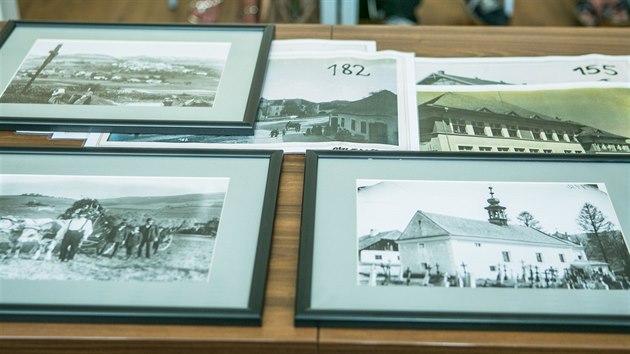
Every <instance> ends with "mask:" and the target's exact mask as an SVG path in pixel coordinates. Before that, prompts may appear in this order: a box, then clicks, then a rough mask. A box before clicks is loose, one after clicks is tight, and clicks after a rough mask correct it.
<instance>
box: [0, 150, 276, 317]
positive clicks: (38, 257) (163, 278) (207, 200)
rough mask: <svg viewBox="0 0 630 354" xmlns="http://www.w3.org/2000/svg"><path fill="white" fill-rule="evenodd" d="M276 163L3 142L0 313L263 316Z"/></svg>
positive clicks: (245, 156) (225, 153) (239, 156)
mask: <svg viewBox="0 0 630 354" xmlns="http://www.w3.org/2000/svg"><path fill="white" fill-rule="evenodd" d="M281 162H282V152H280V151H256V152H252V151H244V150H241V151H229V150H215V151H213V152H201V151H194V152H193V151H187V150H178V151H177V152H175V151H169V150H159V149H158V150H151V151H146V150H145V151H142V152H139V151H137V150H136V151H133V150H121V149H117V150H110V149H105V150H101V149H98V150H92V149H55V150H46V149H14V148H3V149H2V150H0V166H2V169H1V170H0V288H1V289H2V291H1V292H0V317H1V318H2V319H3V320H5V321H78V322H123V323H127V322H128V323H192V324H194V323H200V324H235V325H259V324H260V321H261V317H262V308H263V297H264V291H265V281H266V276H267V264H268V259H269V252H270V244H271V235H272V228H273V218H274V212H275V204H276V194H277V189H278V181H279V175H280V166H281Z"/></svg>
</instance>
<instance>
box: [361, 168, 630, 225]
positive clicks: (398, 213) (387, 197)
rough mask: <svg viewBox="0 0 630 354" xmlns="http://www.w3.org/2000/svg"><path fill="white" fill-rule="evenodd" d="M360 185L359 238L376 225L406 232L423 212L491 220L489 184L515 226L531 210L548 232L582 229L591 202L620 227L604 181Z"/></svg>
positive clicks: (371, 182) (377, 182) (366, 182)
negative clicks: (581, 215)
mask: <svg viewBox="0 0 630 354" xmlns="http://www.w3.org/2000/svg"><path fill="white" fill-rule="evenodd" d="M362 186H365V187H364V188H360V187H362ZM357 187H358V192H357V233H358V235H357V236H358V237H360V236H363V235H366V234H368V233H369V232H370V229H376V230H378V231H388V230H393V229H397V230H399V231H401V232H402V231H403V230H404V229H405V227H406V226H407V224H408V223H409V221H410V220H411V217H412V216H413V215H414V214H415V212H416V211H417V210H423V211H427V212H432V213H437V214H443V215H451V216H457V217H462V218H467V219H476V220H483V221H487V220H488V213H487V211H486V210H485V209H484V207H486V206H488V205H489V204H488V202H487V200H488V198H490V194H489V192H490V191H489V189H488V187H492V188H493V191H494V193H495V194H494V197H495V198H497V199H499V200H500V202H501V203H500V204H501V205H502V206H504V207H506V208H507V209H506V213H507V216H508V223H510V224H520V223H519V221H518V219H517V216H518V214H520V213H521V212H522V211H528V212H529V213H530V214H532V215H533V216H534V217H535V218H536V219H537V220H538V221H539V222H540V225H541V226H542V228H543V230H544V231H546V232H550V233H553V232H556V231H558V232H561V233H564V232H567V233H568V234H576V233H581V232H583V231H582V230H581V229H580V228H579V226H578V225H577V223H576V219H577V217H578V214H579V212H580V209H581V208H582V206H583V205H584V203H585V202H588V203H591V204H593V205H595V206H596V207H597V208H599V209H600V210H601V211H602V212H603V213H604V215H606V216H607V217H608V220H609V221H611V222H613V223H614V224H615V225H616V227H619V221H618V219H617V216H616V214H615V212H614V208H613V206H612V203H611V202H610V198H609V196H608V194H607V192H606V188H605V185H604V184H597V185H595V186H594V185H592V184H589V185H587V184H582V183H529V182H527V183H517V182H461V181H456V182H452V181H381V180H357Z"/></svg>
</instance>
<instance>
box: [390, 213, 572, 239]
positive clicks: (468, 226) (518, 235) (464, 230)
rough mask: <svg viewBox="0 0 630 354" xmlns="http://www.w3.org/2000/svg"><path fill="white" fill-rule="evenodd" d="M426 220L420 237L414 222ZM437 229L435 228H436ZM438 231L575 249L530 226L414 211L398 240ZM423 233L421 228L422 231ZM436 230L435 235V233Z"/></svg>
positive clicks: (444, 233) (445, 233) (433, 233)
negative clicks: (427, 223)
mask: <svg viewBox="0 0 630 354" xmlns="http://www.w3.org/2000/svg"><path fill="white" fill-rule="evenodd" d="M423 216H424V218H423V219H425V220H426V219H428V220H430V221H431V222H432V223H434V225H432V229H433V230H434V231H433V232H432V233H431V234H428V235H426V232H425V235H421V234H420V232H419V230H418V229H419V226H418V219H419V218H422V217H423ZM424 222H425V221H423V223H424ZM436 227H437V228H436ZM439 229H441V231H443V232H442V233H441V234H442V235H450V236H459V237H475V238H477V237H478V238H484V239H494V240H503V241H515V242H526V243H537V244H546V245H550V246H564V247H570V246H577V245H576V244H574V243H571V242H569V241H564V240H561V239H559V238H556V237H553V236H550V235H547V234H545V233H544V232H541V231H538V230H536V229H533V228H531V227H526V226H521V225H506V226H499V225H495V224H491V223H490V222H489V221H483V220H474V219H466V218H460V217H457V216H451V215H442V214H435V213H429V212H425V211H421V210H418V211H417V212H416V214H414V216H413V218H411V221H410V222H409V225H408V226H407V228H406V229H405V231H404V232H403V234H402V236H401V237H400V239H401V240H406V239H414V238H423V237H431V236H438V235H440V232H439ZM423 230H424V228H423ZM436 231H437V232H436Z"/></svg>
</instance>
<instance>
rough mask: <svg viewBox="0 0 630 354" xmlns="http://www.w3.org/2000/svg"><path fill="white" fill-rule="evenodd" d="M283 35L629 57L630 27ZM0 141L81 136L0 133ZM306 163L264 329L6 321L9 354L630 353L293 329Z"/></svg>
mask: <svg viewBox="0 0 630 354" xmlns="http://www.w3.org/2000/svg"><path fill="white" fill-rule="evenodd" d="M276 38H321V39H366V40H376V41H377V42H378V49H379V50H384V49H392V50H401V51H414V52H415V53H416V55H418V56H433V57H463V56H535V55H579V54H588V53H602V54H615V55H630V28H626V29H615V28H602V29H600V28H598V29H586V28H532V27H529V28H512V27H502V28H487V27H413V28H402V27H382V26H347V27H346V26H325V25H278V26H277V30H276ZM0 145H3V146H80V145H81V142H77V141H57V140H55V141H50V140H48V139H47V137H46V136H28V135H16V134H14V133H12V132H0ZM303 167H304V156H302V155H287V156H285V158H284V162H283V165H282V176H281V180H280V193H279V199H278V204H277V212H276V219H275V224H274V225H275V229H274V236H273V237H274V239H273V247H272V250H271V261H270V266H269V277H268V283H267V289H266V301H265V307H264V317H263V324H262V326H261V327H221V326H177V325H115V324H58V323H0V353H3V354H4V353H7V354H9V353H11V354H12V353H69V352H84V351H88V350H89V351H90V352H92V353H131V352H146V353H155V354H158V353H175V352H177V353H300V354H307V353H416V352H422V353H505V352H510V353H550V352H553V353H572V354H576V353H592V352H596V351H597V352H600V353H630V335H628V334H593V333H562V332H559V333H555V332H553V333H549V332H507V331H494V332H492V331H447V330H377V329H335V328H321V329H318V328H296V327H294V326H293V306H294V297H295V279H296V270H297V248H298V239H299V226H300V213H301V201H302V181H303ZM0 168H1V166H0Z"/></svg>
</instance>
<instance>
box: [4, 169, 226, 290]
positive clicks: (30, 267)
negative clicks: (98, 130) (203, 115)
mask: <svg viewBox="0 0 630 354" xmlns="http://www.w3.org/2000/svg"><path fill="white" fill-rule="evenodd" d="M0 180H1V181H2V189H1V193H0V279H24V280H94V281H152V282H165V281H169V282H172V281H207V279H208V277H209V275H210V271H211V265H212V259H213V255H214V249H215V242H216V238H217V235H218V230H219V224H220V220H221V213H222V210H223V204H224V200H225V196H226V193H227V189H228V184H229V178H216V177H151V176H75V175H13V174H4V175H0Z"/></svg>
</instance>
